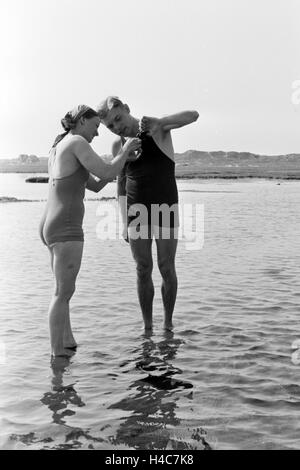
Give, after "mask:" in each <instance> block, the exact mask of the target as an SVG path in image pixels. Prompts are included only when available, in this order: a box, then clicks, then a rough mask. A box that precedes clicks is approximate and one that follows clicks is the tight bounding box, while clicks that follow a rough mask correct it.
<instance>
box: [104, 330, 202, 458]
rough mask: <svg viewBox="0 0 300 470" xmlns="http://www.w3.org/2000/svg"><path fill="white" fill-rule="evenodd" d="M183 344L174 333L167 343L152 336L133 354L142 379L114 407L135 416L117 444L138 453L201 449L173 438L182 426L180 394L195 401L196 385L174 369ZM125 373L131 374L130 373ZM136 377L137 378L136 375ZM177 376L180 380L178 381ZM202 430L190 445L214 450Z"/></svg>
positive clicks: (124, 426)
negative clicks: (177, 429)
mask: <svg viewBox="0 0 300 470" xmlns="http://www.w3.org/2000/svg"><path fill="white" fill-rule="evenodd" d="M182 343H183V341H182V340H180V339H175V338H174V334H173V333H172V332H167V333H165V338H164V340H163V341H160V342H158V343H155V342H154V341H153V340H152V338H151V335H150V334H149V335H145V336H144V338H143V342H142V345H141V348H139V349H135V350H134V351H133V354H134V355H136V357H135V358H134V360H133V365H134V372H137V371H139V372H141V375H142V376H141V378H139V379H138V380H135V381H134V382H132V383H131V384H130V386H129V388H128V391H129V394H128V396H127V397H126V398H124V399H122V400H120V401H119V402H117V403H114V404H112V405H110V407H109V408H111V409H121V410H124V411H126V412H128V411H131V412H132V414H131V415H130V416H129V417H127V418H125V419H124V420H123V422H122V423H121V425H120V427H119V428H118V430H117V432H116V435H115V436H114V439H113V443H114V444H126V445H128V446H130V447H134V448H135V449H138V450H140V449H166V448H167V449H170V448H171V449H178V450H179V449H198V448H199V445H195V446H193V445H192V444H191V443H188V442H186V441H185V440H184V439H179V440H178V439H174V438H172V433H173V430H174V428H175V427H179V426H180V419H179V418H178V417H177V416H176V408H177V401H178V396H176V393H178V392H180V391H181V392H182V391H183V392H184V391H185V390H187V391H188V398H189V399H192V397H193V391H192V389H193V384H191V383H190V382H187V381H184V380H180V379H178V378H177V376H178V375H180V374H182V370H181V369H179V368H178V367H174V366H173V364H172V361H173V360H174V359H175V357H176V354H177V351H178V348H179V347H180V345H181V344H182ZM130 363H132V361H125V362H123V363H122V364H121V368H122V367H128V365H129V364H130ZM123 373H128V369H127V370H124V371H123ZM135 375H136V374H135ZM175 376H176V377H175ZM201 432H202V431H201V430H200V429H197V430H193V432H192V433H191V436H189V441H190V440H191V439H192V440H193V439H194V441H198V444H199V441H200V444H201V447H202V448H203V449H210V446H209V444H208V443H207V442H206V441H205V438H204V435H201Z"/></svg>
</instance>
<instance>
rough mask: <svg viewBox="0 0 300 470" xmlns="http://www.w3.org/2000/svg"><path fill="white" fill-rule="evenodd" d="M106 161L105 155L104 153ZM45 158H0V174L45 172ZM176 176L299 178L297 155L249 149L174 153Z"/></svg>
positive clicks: (299, 158)
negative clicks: (35, 160)
mask: <svg viewBox="0 0 300 470" xmlns="http://www.w3.org/2000/svg"><path fill="white" fill-rule="evenodd" d="M103 158H105V159H106V160H107V158H108V157H107V156H104V157H103ZM47 162H48V159H47V158H40V159H39V161H38V162H34V163H29V162H22V163H21V162H20V161H19V160H18V159H15V160H9V159H6V160H1V159H0V173H32V174H34V173H47V172H48V168H47ZM175 162H176V170H175V171H176V177H177V178H188V179H189V178H205V179H208V178H224V179H238V178H269V179H287V180H299V179H300V155H299V154H289V155H274V156H270V155H258V154H253V153H249V152H223V151H216V152H203V151H198V150H188V151H186V152H184V153H182V154H175Z"/></svg>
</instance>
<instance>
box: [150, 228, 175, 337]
mask: <svg viewBox="0 0 300 470" xmlns="http://www.w3.org/2000/svg"><path fill="white" fill-rule="evenodd" d="M155 241H156V245H157V262H158V267H159V270H160V273H161V275H162V286H161V293H162V299H163V304H164V312H165V321H164V327H165V329H167V330H171V329H172V328H173V323H172V317H173V311H174V307H175V302H176V296H177V275H176V269H175V256H176V249H177V242H178V240H177V238H176V237H174V234H173V230H172V229H171V237H170V239H165V240H164V239H162V238H161V237H159V238H155Z"/></svg>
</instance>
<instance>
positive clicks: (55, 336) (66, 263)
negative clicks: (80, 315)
mask: <svg viewBox="0 0 300 470" xmlns="http://www.w3.org/2000/svg"><path fill="white" fill-rule="evenodd" d="M51 249H52V250H53V273H54V277H55V284H56V285H55V292H54V295H53V297H52V300H51V303H50V307H49V326H50V341H51V348H52V354H53V355H54V356H70V355H71V354H72V353H71V351H68V349H65V347H66V346H70V344H72V345H74V343H75V340H74V338H73V334H72V330H71V325H70V320H69V302H70V300H71V298H72V295H73V294H74V292H75V282H76V277H77V274H78V272H79V269H80V265H81V259H82V250H83V242H77V241H74V242H72V241H69V242H62V243H56V244H55V245H54V246H53V247H52V248H51ZM64 341H68V343H70V344H66V343H65V344H64ZM73 342H74V343H73ZM75 344H76V343H75Z"/></svg>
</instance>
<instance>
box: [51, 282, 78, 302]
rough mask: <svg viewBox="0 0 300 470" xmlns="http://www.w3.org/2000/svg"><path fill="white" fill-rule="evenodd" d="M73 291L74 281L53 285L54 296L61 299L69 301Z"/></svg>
mask: <svg viewBox="0 0 300 470" xmlns="http://www.w3.org/2000/svg"><path fill="white" fill-rule="evenodd" d="M74 292H75V282H74V283H60V284H57V285H56V287H55V296H56V297H59V298H60V299H61V300H64V301H69V300H70V299H71V298H72V296H73V294H74Z"/></svg>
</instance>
